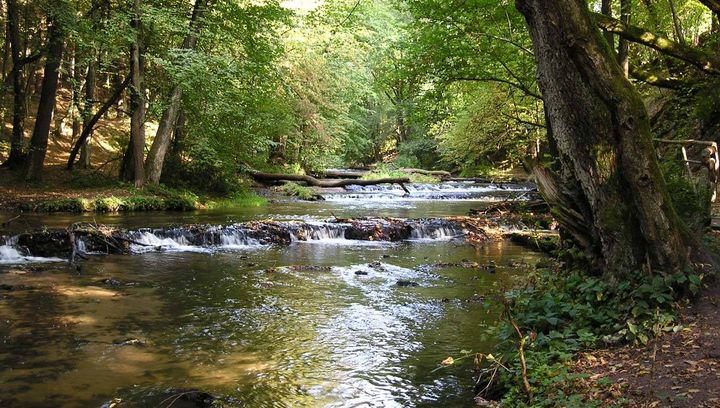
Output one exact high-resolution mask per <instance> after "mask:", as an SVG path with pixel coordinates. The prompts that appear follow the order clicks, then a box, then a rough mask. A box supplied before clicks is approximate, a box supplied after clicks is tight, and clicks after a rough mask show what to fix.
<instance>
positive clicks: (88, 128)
mask: <svg viewBox="0 0 720 408" xmlns="http://www.w3.org/2000/svg"><path fill="white" fill-rule="evenodd" d="M130 79H131V78H130V76H129V75H128V77H127V78H125V81H124V82H123V83H122V84H120V86H118V87H117V88H116V89H115V92H114V93H113V94H112V96H110V98H108V100H107V101H105V103H104V104H103V105H102V106H101V107H100V109H98V111H97V112H95V114H94V115H92V117H91V118H90V119H88V120H87V122H85V124H84V125H83V131H82V133H81V134H80V138H78V140H77V142H75V146H73V149H72V151H71V152H70V158H69V159H68V163H67V169H68V170H72V169H73V166H74V165H75V158H76V157H77V155H78V152H80V149H81V148H82V146H83V144H85V142H86V141H87V139H88V138H89V137H90V135H91V134H92V132H93V128H94V127H95V124H96V123H98V121H99V120H100V118H102V116H103V115H104V114H105V113H106V112H107V111H108V110H110V108H111V107H112V106H113V105H115V104H116V103H117V101H118V100H120V97H121V96H122V93H123V91H124V90H125V88H127V87H128V86H129V85H130Z"/></svg>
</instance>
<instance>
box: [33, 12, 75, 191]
mask: <svg viewBox="0 0 720 408" xmlns="http://www.w3.org/2000/svg"><path fill="white" fill-rule="evenodd" d="M64 47H65V38H64V32H63V27H61V25H60V23H59V22H58V21H57V19H56V17H55V16H54V15H49V16H48V51H47V56H46V60H45V69H44V74H43V81H42V88H41V91H40V103H39V104H38V111H37V116H36V119H35V128H34V129H33V134H32V138H31V139H30V151H29V156H28V168H27V173H26V174H25V180H28V181H39V180H40V179H41V177H42V169H43V164H44V163H45V154H46V153H47V146H48V136H49V134H50V125H51V123H52V116H53V111H54V110H55V102H56V98H57V88H58V79H59V76H60V62H61V60H62V54H63V49H64Z"/></svg>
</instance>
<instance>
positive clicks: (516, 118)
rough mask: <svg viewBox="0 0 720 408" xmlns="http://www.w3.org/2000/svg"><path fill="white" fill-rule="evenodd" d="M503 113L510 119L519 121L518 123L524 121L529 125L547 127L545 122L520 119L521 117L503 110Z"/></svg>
mask: <svg viewBox="0 0 720 408" xmlns="http://www.w3.org/2000/svg"><path fill="white" fill-rule="evenodd" d="M501 115H503V116H505V117H506V118H508V119H512V120H514V121H516V122H518V123H522V124H525V125H529V126H535V127H539V128H543V129H547V126H545V125H543V124H540V123H535V122H532V121H529V120H525V119H520V118H519V117H517V116H513V115H510V114H507V113H505V112H502V113H501Z"/></svg>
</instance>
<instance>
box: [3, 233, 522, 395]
mask: <svg viewBox="0 0 720 408" xmlns="http://www.w3.org/2000/svg"><path fill="white" fill-rule="evenodd" d="M533 257H534V255H530V254H528V253H526V252H524V251H522V250H521V249H519V248H518V247H515V246H512V245H511V244H496V245H491V246H488V247H487V248H484V249H483V250H481V251H476V250H475V249H474V248H472V247H469V246H466V245H463V244H458V243H452V242H439V243H436V244H425V243H400V244H394V245H385V246H369V247H352V246H337V245H308V244H293V245H291V246H290V247H286V248H267V249H263V250H254V251H223V252H216V253H214V254H203V253H188V252H185V253H183V252H165V253H150V254H143V255H134V256H110V257H97V258H93V259H91V260H89V261H87V262H85V263H84V264H83V265H82V268H81V270H80V271H79V272H78V271H76V270H74V268H71V267H70V266H67V265H64V264H60V265H43V266H32V267H30V266H25V267H23V268H18V267H5V268H4V269H3V270H2V273H1V274H0V283H2V284H3V285H5V286H3V288H5V289H7V290H3V291H2V292H0V296H2V299H1V300H0V316H1V317H2V323H0V336H1V338H2V342H3V348H2V349H1V350H0V364H2V366H3V367H6V369H4V370H3V371H1V372H0V384H2V385H0V389H2V391H3V393H2V397H1V399H2V402H3V406H23V407H24V406H48V404H55V406H100V405H102V403H103V402H107V401H109V400H110V399H112V398H115V397H117V398H122V399H123V400H125V401H135V402H136V403H137V404H138V405H137V406H153V405H152V404H150V402H149V401H156V400H155V399H153V398H155V396H157V395H158V393H159V391H158V390H165V389H171V388H172V389H176V388H199V389H202V390H206V391H209V392H211V393H216V394H221V395H225V396H230V397H234V398H236V401H239V402H242V403H246V404H247V405H248V406H260V407H262V406H287V407H298V406H299V407H304V406H308V407H315V406H318V407H320V406H331V407H350V406H383V407H385V406H403V407H405V406H419V405H423V406H433V405H437V406H440V405H444V406H463V405H465V404H466V403H467V402H468V401H470V399H471V394H470V392H471V385H472V383H471V382H472V372H471V367H470V366H468V365H462V364H459V365H458V366H453V367H450V368H448V369H447V370H443V371H439V372H435V373H431V371H432V370H433V368H435V367H436V365H437V363H438V362H439V361H441V360H443V359H444V358H445V357H447V356H449V355H456V356H457V355H458V354H459V350H462V349H467V350H478V351H479V350H485V349H487V347H489V345H488V344H486V343H484V342H483V341H481V340H480V338H479V335H480V328H481V325H482V323H483V322H484V321H487V319H488V316H487V314H486V311H485V309H484V308H483V307H482V306H481V305H480V304H479V303H478V302H475V301H474V299H475V298H476V295H478V294H486V295H487V294H490V293H493V292H494V291H497V290H499V288H500V287H502V286H504V285H507V284H508V283H509V282H510V281H512V280H513V278H514V277H515V276H517V274H519V273H523V271H522V269H521V268H520V269H519V268H517V267H515V266H514V267H509V266H505V265H508V262H510V261H512V262H513V264H514V265H515V264H532V263H534V261H535V259H534V258H533ZM464 259H467V260H471V261H476V262H478V263H480V264H488V263H489V262H490V261H491V260H492V261H494V262H496V263H497V265H498V268H497V273H496V274H490V273H489V272H487V271H486V270H482V269H462V268H444V269H437V268H433V267H428V266H427V265H431V264H434V263H438V262H459V261H460V260H464ZM293 265H313V266H316V268H315V269H316V270H306V269H305V268H287V266H293ZM322 266H325V267H328V268H320V267H322ZM398 281H410V282H414V283H416V284H417V286H413V287H400V286H398V284H397V282H398ZM10 288H11V289H10ZM8 397H9V398H8ZM148 404H150V405H148ZM453 404H454V405H453Z"/></svg>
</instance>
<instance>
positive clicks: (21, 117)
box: [3, 0, 26, 168]
mask: <svg viewBox="0 0 720 408" xmlns="http://www.w3.org/2000/svg"><path fill="white" fill-rule="evenodd" d="M7 15H8V19H7V25H8V29H7V36H8V42H10V55H11V59H12V63H13V65H12V72H11V73H10V75H11V76H12V84H13V119H12V136H11V137H10V156H9V157H8V159H7V160H6V161H5V162H4V163H3V166H4V167H10V168H14V167H17V166H19V165H20V164H22V162H23V136H24V133H25V129H24V123H25V115H26V110H25V87H24V86H23V80H22V73H23V66H24V65H25V63H26V62H25V61H23V58H22V57H21V54H22V53H23V52H24V50H23V49H22V47H21V45H20V27H19V24H20V22H19V13H18V6H17V1H16V0H8V2H7Z"/></svg>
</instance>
